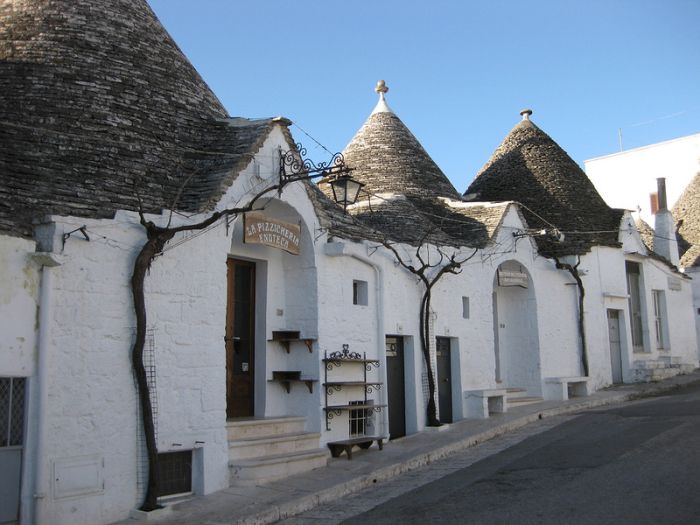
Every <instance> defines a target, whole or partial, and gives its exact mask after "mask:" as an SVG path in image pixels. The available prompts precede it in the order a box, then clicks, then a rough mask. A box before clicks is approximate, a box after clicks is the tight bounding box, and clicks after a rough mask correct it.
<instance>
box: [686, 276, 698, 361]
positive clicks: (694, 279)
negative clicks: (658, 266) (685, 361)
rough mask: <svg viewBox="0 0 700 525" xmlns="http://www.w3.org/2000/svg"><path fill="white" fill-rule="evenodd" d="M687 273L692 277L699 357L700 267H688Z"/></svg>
mask: <svg viewBox="0 0 700 525" xmlns="http://www.w3.org/2000/svg"><path fill="white" fill-rule="evenodd" d="M685 273H686V275H688V277H690V278H691V279H692V281H691V289H692V293H693V319H694V321H695V337H696V340H697V343H698V353H697V354H696V357H697V356H698V355H700V268H695V267H693V268H686V270H685Z"/></svg>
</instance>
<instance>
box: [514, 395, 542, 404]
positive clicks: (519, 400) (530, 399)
mask: <svg viewBox="0 0 700 525" xmlns="http://www.w3.org/2000/svg"><path fill="white" fill-rule="evenodd" d="M543 401H544V398H542V397H538V396H522V397H509V398H508V406H523V405H531V404H534V403H542V402H543Z"/></svg>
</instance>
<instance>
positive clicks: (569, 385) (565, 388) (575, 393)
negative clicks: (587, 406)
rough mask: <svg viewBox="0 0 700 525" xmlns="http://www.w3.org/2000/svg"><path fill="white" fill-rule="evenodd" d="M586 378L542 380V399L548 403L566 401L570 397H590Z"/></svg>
mask: <svg viewBox="0 0 700 525" xmlns="http://www.w3.org/2000/svg"><path fill="white" fill-rule="evenodd" d="M588 381H589V378H588V377H548V378H545V380H544V398H545V399H547V400H550V401H566V400H567V399H569V398H570V397H586V396H588V395H590V389H589V387H588Z"/></svg>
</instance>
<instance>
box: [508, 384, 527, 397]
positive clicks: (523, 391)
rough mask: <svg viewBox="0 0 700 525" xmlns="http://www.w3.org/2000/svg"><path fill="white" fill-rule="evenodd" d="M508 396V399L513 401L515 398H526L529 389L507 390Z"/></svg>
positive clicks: (514, 388)
mask: <svg viewBox="0 0 700 525" xmlns="http://www.w3.org/2000/svg"><path fill="white" fill-rule="evenodd" d="M506 394H507V397H508V399H513V398H518V397H525V396H527V389H526V388H516V387H513V388H506Z"/></svg>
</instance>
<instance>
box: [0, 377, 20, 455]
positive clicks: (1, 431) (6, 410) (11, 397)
mask: <svg viewBox="0 0 700 525" xmlns="http://www.w3.org/2000/svg"><path fill="white" fill-rule="evenodd" d="M25 382H26V381H25V378H23V377H2V378H0V447H16V446H19V445H22V441H23V439H24V398H25V390H26V389H25Z"/></svg>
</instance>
